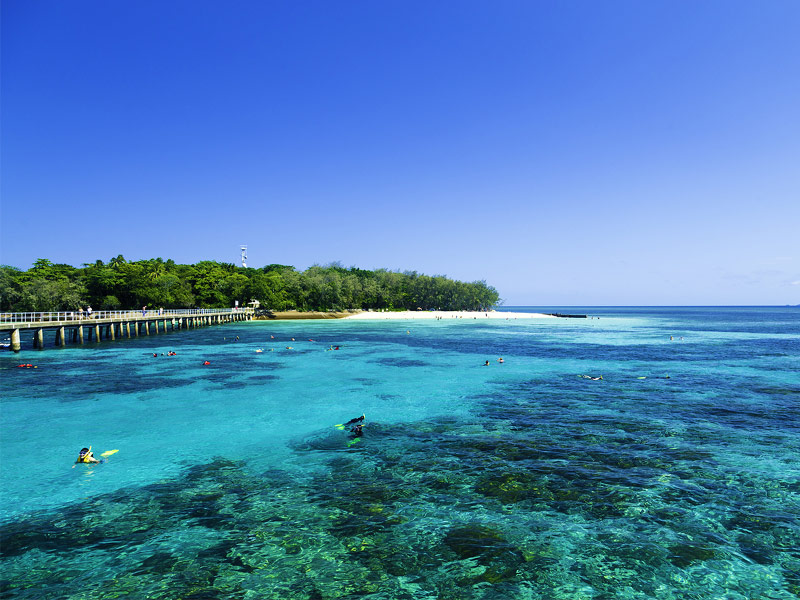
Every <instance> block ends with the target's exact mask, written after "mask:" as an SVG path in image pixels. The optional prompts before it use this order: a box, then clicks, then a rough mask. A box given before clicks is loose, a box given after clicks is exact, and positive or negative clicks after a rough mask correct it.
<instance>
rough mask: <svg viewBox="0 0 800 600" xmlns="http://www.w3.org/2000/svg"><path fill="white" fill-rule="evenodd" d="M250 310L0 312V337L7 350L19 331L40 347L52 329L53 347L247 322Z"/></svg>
mask: <svg viewBox="0 0 800 600" xmlns="http://www.w3.org/2000/svg"><path fill="white" fill-rule="evenodd" d="M253 313H254V311H253V309H252V308H194V309H186V310H125V311H120V310H114V311H98V312H93V313H91V314H87V313H86V312H79V311H72V312H69V311H68V312H44V313H43V312H28V313H0V336H2V337H3V338H5V337H6V336H7V335H10V343H9V349H10V350H12V351H14V352H19V351H20V350H21V349H22V343H21V341H22V335H23V332H28V333H33V347H34V348H36V349H38V350H44V347H45V342H44V338H45V330H49V331H53V330H55V346H56V347H62V346H66V345H67V342H71V343H73V344H83V343H85V342H99V341H101V340H117V339H124V338H130V337H137V336H140V335H150V334H151V333H152V334H154V335H155V334H158V333H162V332H163V333H166V332H167V331H169V330H170V328H171V329H172V331H179V330H181V329H190V328H195V327H204V326H207V325H221V324H223V323H232V322H235V321H250V320H251V319H252V318H253Z"/></svg>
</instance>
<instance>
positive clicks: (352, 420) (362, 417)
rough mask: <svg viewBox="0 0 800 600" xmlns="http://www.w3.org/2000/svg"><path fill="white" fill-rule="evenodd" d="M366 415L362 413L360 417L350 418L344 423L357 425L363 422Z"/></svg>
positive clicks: (346, 425) (347, 425)
mask: <svg viewBox="0 0 800 600" xmlns="http://www.w3.org/2000/svg"><path fill="white" fill-rule="evenodd" d="M365 418H366V417H365V416H364V415H361V416H360V417H356V418H355V419H350V420H349V421H348V422H347V423H345V424H344V426H345V427H350V425H356V424H358V423H363V422H364V419H365Z"/></svg>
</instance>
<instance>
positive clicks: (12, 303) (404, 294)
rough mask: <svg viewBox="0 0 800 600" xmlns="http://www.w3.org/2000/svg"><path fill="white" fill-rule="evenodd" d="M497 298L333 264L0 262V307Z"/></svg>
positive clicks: (395, 303)
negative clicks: (20, 265) (25, 265)
mask: <svg viewBox="0 0 800 600" xmlns="http://www.w3.org/2000/svg"><path fill="white" fill-rule="evenodd" d="M498 298H499V296H498V294H497V291H496V290H495V289H494V288H493V287H491V286H488V285H486V282H484V281H476V282H472V283H465V282H461V281H454V280H452V279H448V278H447V277H444V276H441V275H435V276H428V275H421V274H419V273H417V272H416V271H406V272H403V273H400V272H397V271H389V270H387V269H378V270H376V271H368V270H363V269H358V268H356V267H349V268H346V267H344V266H343V265H342V264H341V263H330V264H328V265H325V266H321V265H314V266H312V267H310V268H308V269H307V270H306V271H303V272H298V271H296V270H295V269H294V267H291V266H288V265H280V264H271V265H267V266H265V267H263V268H261V269H254V268H241V267H237V266H235V265H233V264H231V263H219V262H216V261H202V262H199V263H197V264H194V265H183V264H176V263H175V262H174V261H173V260H171V259H170V260H166V261H164V260H163V259H162V258H154V259H147V260H139V261H127V260H126V259H125V258H124V257H123V256H122V255H121V254H120V255H117V256H116V257H114V258H112V259H111V260H109V261H108V263H104V262H103V261H102V260H96V261H95V262H94V263H86V264H84V265H83V267H82V268H75V267H72V266H70V265H64V264H54V263H53V262H51V261H50V260H48V259H43V258H41V259H37V260H36V262H35V263H34V265H33V266H32V267H31V268H30V269H29V270H27V271H21V270H19V269H15V268H13V267H6V266H4V267H0V309H2V310H75V309H77V308H78V307H80V306H85V305H86V304H89V305H92V306H93V307H94V308H95V309H96V310H100V309H106V310H114V309H130V308H139V307H141V306H144V305H148V306H151V307H153V308H156V307H164V308H187V307H192V306H200V307H228V306H233V305H234V304H235V302H237V301H238V302H239V303H240V305H246V304H247V303H248V302H249V301H251V300H258V301H259V302H260V304H261V305H262V306H263V307H265V308H270V309H273V310H288V309H297V310H347V309H390V310H393V309H397V310H400V309H406V310H415V309H418V308H419V309H431V308H436V309H442V310H481V309H487V308H489V307H491V306H493V305H495V304H496V303H497V301H498Z"/></svg>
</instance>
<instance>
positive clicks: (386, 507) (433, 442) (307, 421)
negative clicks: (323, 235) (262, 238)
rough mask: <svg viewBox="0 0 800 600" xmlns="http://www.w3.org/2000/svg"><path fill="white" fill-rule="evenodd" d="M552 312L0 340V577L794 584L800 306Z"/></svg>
mask: <svg viewBox="0 0 800 600" xmlns="http://www.w3.org/2000/svg"><path fill="white" fill-rule="evenodd" d="M517 310H519V309H517ZM553 310H557V309H548V312H549V311H553ZM562 312H583V313H588V314H590V315H592V316H595V317H600V318H599V319H597V318H594V319H547V320H545V319H536V320H528V319H519V320H513V319H509V320H486V319H484V320H480V319H459V320H453V319H451V320H447V319H445V320H441V321H376V322H371V321H369V322H368V321H296V322H250V323H240V324H230V325H225V326H217V327H209V328H204V329H198V330H192V331H188V332H180V333H174V334H173V333H169V334H162V335H160V336H153V337H149V338H146V339H145V338H138V339H133V340H130V341H123V342H109V343H101V344H98V345H90V346H86V347H83V348H78V347H68V348H66V349H59V350H55V349H48V350H47V351H44V352H35V351H33V350H28V349H25V350H23V352H22V353H21V354H20V355H16V356H15V355H13V354H11V353H8V354H2V355H0V377H1V378H2V387H1V388H0V389H2V392H1V393H2V405H1V406H2V415H1V416H2V437H1V438H0V451H1V452H2V454H1V455H0V458H1V459H2V463H1V464H2V471H1V473H2V476H1V478H2V481H1V482H0V483H1V484H2V503H1V506H0V536H2V538H1V540H0V541H1V543H0V557H1V559H2V569H1V570H0V572H1V573H2V575H0V577H2V579H1V580H0V598H14V599H17V598H31V599H33V598H36V599H40V598H65V599H73V598H74V599H78V598H80V599H94V598H98V599H99V598H103V599H106V598H115V597H120V598H122V597H125V598H165V599H166V598H169V599H173V598H186V599H196V600H198V599H212V598H218V599H228V598H230V599H255V598H281V599H295V598H297V599H328V598H371V599H372V598H375V599H378V598H380V599H384V598H385V599H402V598H408V599H412V598H413V599H419V598H423V599H427V598H430V599H454V600H455V599H471V598H476V599H477V598H481V599H483V598H486V599H488V598H492V599H494V598H498V599H499V598H520V599H522V598H525V599H527V598H542V599H545V598H546V599H551V598H555V599H561V598H563V599H582V598H586V599H590V598H591V599H601V598H663V599H672V598H681V599H682V598H698V599H708V598H725V599H739V598H742V599H744V598H748V599H750V598H762V599H784V598H785V599H789V598H796V597H798V596H800V550H799V549H800V518H799V517H800V310H798V309H796V308H777V307H768V308H762V307H747V308H744V307H742V308H585V309H575V308H570V309H564V310H562ZM237 336H238V340H237V339H236V338H237ZM271 336H274V339H273V338H271ZM670 336H672V337H673V339H672V340H670ZM291 338H295V340H294V341H292V340H291ZM310 340H313V341H310ZM331 345H334V346H339V347H340V349H339V350H326V349H327V348H330V346H331ZM287 346H291V347H292V349H287ZM259 348H261V349H263V350H264V352H261V353H257V352H256V349H259ZM170 350H174V351H175V352H177V356H161V354H162V353H164V354H166V352H168V351H170ZM154 352H155V353H157V354H159V356H158V357H155V358H154V357H153V356H152V354H153V353H154ZM501 356H502V357H503V358H504V363H502V364H500V363H498V362H497V358H499V357H501ZM204 360H208V361H210V363H211V364H210V365H208V366H203V365H202V363H203V361H204ZM486 360H489V361H490V363H491V364H490V366H489V367H484V366H482V365H483V363H484V362H485V361H486ZM20 362H31V363H34V364H36V365H37V366H38V368H37V369H18V368H15V367H14V365H16V364H19V363H20ZM581 374H589V375H594V376H599V375H603V380H602V381H592V380H589V379H583V378H580V377H579V375H581ZM643 377H644V379H642V378H643ZM361 413H366V417H367V419H366V423H367V425H366V427H365V435H364V437H363V438H361V440H360V441H358V442H356V443H353V444H350V442H351V440H350V439H349V437H348V435H347V432H345V431H341V430H339V429H337V428H335V427H334V425H335V424H337V423H342V422H344V421H346V420H347V419H349V418H351V417H355V416H358V415H360V414H361ZM88 445H92V446H93V450H94V451H95V453H96V454H99V453H100V452H103V451H105V450H110V449H119V452H118V453H117V454H114V455H113V456H111V457H110V458H109V459H108V461H107V462H106V463H104V464H100V465H97V466H84V465H78V466H77V467H76V468H72V462H73V461H74V459H75V457H76V456H77V453H78V450H79V449H80V448H81V447H82V446H88Z"/></svg>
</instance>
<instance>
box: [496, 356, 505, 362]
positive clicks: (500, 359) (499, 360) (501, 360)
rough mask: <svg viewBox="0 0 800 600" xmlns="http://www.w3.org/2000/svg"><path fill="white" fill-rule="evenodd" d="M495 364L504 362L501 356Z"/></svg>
mask: <svg viewBox="0 0 800 600" xmlns="http://www.w3.org/2000/svg"><path fill="white" fill-rule="evenodd" d="M497 362H499V363H501V362H505V361H504V360H503V357H502V356H501V357H500V358H498V359H497Z"/></svg>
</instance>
